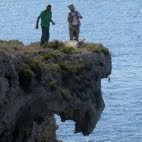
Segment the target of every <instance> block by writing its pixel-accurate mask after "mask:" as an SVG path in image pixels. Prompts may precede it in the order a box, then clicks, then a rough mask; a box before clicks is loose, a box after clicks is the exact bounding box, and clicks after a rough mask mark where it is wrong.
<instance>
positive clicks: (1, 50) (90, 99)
mask: <svg viewBox="0 0 142 142" xmlns="http://www.w3.org/2000/svg"><path fill="white" fill-rule="evenodd" d="M9 46H10V48H9ZM23 46H24V45H23V44H22V43H21V42H18V41H14V42H13V41H11V42H4V41H0V142H43V141H44V142H57V141H58V140H57V139H56V129H57V125H56V122H55V120H54V114H58V115H59V116H60V117H61V120H62V121H66V120H73V121H75V122H76V123H75V132H82V133H83V134H84V135H89V134H90V133H91V132H92V131H93V129H94V128H95V126H96V123H97V121H98V120H99V119H100V116H101V113H102V111H103V109H104V107H105V104H104V101H103V98H102V94H101V79H102V78H107V77H108V75H110V73H111V56H110V55H105V54H104V53H94V52H91V51H89V50H84V49H78V50H77V51H74V52H73V53H71V54H65V53H61V52H60V51H56V50H52V49H41V48H40V47H39V46H38V45H37V44H33V45H30V46H29V47H25V48H22V47H23ZM7 47H8V48H7ZM19 47H20V49H19ZM49 53H50V55H51V53H52V54H53V53H54V54H55V55H58V56H57V57H56V58H55V57H53V58H50V57H49V58H48V59H47V57H46V58H44V60H43V58H42V59H41V57H43V55H44V57H45V54H46V55H47V54H48V55H49ZM39 60H40V62H39Z"/></svg>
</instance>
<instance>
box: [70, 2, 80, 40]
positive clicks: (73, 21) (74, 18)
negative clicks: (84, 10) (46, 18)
mask: <svg viewBox="0 0 142 142" xmlns="http://www.w3.org/2000/svg"><path fill="white" fill-rule="evenodd" d="M68 8H69V10H70V13H69V14H68V23H69V36H70V40H76V41H78V40H79V32H80V25H81V23H80V19H82V16H81V14H80V13H79V12H78V11H76V10H75V7H74V5H73V4H71V5H69V6H68Z"/></svg>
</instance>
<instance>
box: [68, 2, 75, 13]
mask: <svg viewBox="0 0 142 142" xmlns="http://www.w3.org/2000/svg"><path fill="white" fill-rule="evenodd" d="M68 8H69V9H70V11H71V12H73V11H75V7H74V5H73V4H70V5H69V6H68Z"/></svg>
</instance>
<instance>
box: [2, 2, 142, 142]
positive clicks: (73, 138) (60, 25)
mask: <svg viewBox="0 0 142 142" xmlns="http://www.w3.org/2000/svg"><path fill="white" fill-rule="evenodd" d="M71 3H73V4H74V5H75V6H76V9H77V10H78V11H79V12H80V13H81V14H82V16H83V19H82V20H81V23H82V25H81V31H80V39H84V38H85V39H86V41H88V42H94V43H102V44H104V45H105V46H106V47H108V48H109V49H110V51H111V53H112V74H111V76H110V78H111V80H110V82H108V80H107V79H103V80H102V94H103V98H104V101H105V104H106V107H105V110H104V111H103V114H102V117H101V119H100V121H99V122H98V124H97V127H96V129H95V130H94V131H93V133H92V134H91V135H90V136H88V137H84V136H83V135H82V134H81V133H79V134H74V133H73V132H74V122H72V121H67V122H65V123H62V122H61V121H60V118H59V117H57V123H58V124H59V125H60V128H59V130H58V131H57V135H58V138H59V139H62V140H64V142H142V0H63V1H61V0H48V1H47V0H42V1H41V0H32V1H30V0H19V1H18V0H0V39H4V40H11V39H18V40H20V41H23V42H24V43H25V44H29V43H31V42H35V41H39V40H40V36H41V31H40V29H39V30H36V29H35V24H36V18H37V16H38V15H39V14H40V12H41V11H42V10H44V9H45V7H46V5H47V4H51V5H52V11H53V21H55V23H56V25H54V26H52V25H51V28H50V40H53V39H58V40H62V41H67V40H68V39H69V36H68V23H67V14H68V12H69V10H68V8H67V5H69V4H71Z"/></svg>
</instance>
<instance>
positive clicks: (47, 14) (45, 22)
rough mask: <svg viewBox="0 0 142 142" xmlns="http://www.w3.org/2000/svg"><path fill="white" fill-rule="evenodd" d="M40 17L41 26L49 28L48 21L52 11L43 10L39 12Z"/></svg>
mask: <svg viewBox="0 0 142 142" xmlns="http://www.w3.org/2000/svg"><path fill="white" fill-rule="evenodd" d="M40 18H41V27H45V28H49V26H50V21H51V18H52V12H51V11H47V10H44V11H42V12H41V14H40Z"/></svg>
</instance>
